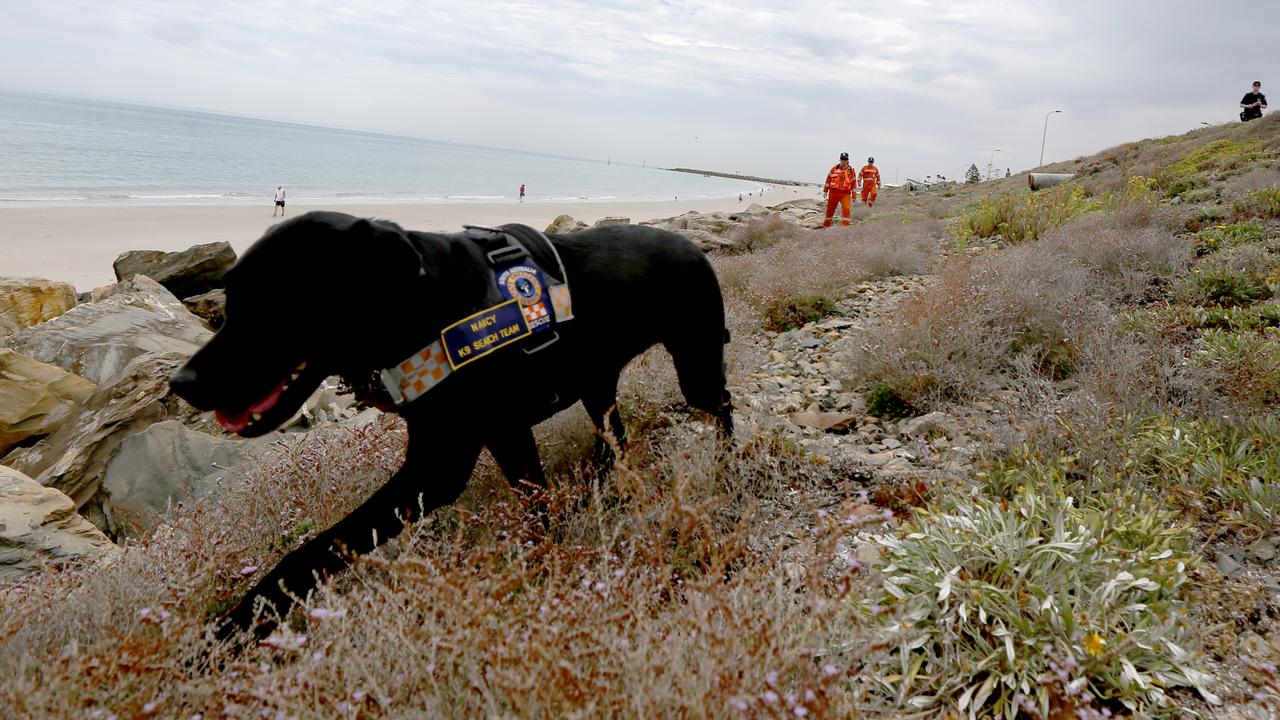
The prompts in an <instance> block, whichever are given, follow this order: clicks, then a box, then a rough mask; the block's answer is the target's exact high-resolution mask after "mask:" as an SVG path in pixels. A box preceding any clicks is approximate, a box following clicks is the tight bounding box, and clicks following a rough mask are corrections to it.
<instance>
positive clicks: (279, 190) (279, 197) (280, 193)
mask: <svg viewBox="0 0 1280 720" xmlns="http://www.w3.org/2000/svg"><path fill="white" fill-rule="evenodd" d="M284 196H285V192H284V186H283V185H277V186H276V206H275V208H274V209H273V210H272V211H271V217H275V216H276V210H279V211H280V217H284Z"/></svg>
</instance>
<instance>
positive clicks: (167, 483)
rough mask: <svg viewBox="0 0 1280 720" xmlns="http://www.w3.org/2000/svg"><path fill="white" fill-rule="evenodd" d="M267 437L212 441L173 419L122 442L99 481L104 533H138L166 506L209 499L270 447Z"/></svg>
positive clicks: (160, 513)
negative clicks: (107, 522)
mask: <svg viewBox="0 0 1280 720" xmlns="http://www.w3.org/2000/svg"><path fill="white" fill-rule="evenodd" d="M275 440H276V438H275V437H272V436H270V435H268V436H266V437H261V438H255V439H253V440H241V439H238V438H233V437H231V436H229V435H223V436H220V437H214V436H212V435H206V434H205V433H202V432H197V431H195V430H192V429H190V428H188V427H186V426H184V425H183V424H182V423H180V422H178V421H177V420H165V421H163V422H158V423H155V424H154V425H150V426H148V427H147V428H146V429H145V430H142V431H140V432H136V433H133V434H132V435H128V436H126V437H124V438H122V439H121V441H120V443H119V445H118V447H117V448H116V451H115V454H114V455H113V456H112V457H111V458H110V460H108V461H107V463H106V465H105V467H104V468H103V472H102V476H101V484H102V489H103V490H104V491H105V493H106V498H105V502H106V505H107V513H106V515H107V517H108V518H109V520H110V527H109V529H110V530H111V531H112V532H113V533H115V534H117V535H132V534H136V533H140V532H143V531H145V530H147V529H148V528H150V527H152V526H154V525H155V524H156V523H157V521H159V520H160V519H161V517H162V515H163V513H164V511H165V509H166V508H167V507H168V505H169V503H170V502H173V503H177V502H180V501H183V500H188V499H194V498H199V497H203V496H205V495H209V494H210V493H212V492H214V491H215V490H216V489H217V488H218V487H219V485H220V484H223V483H234V482H236V481H237V479H238V478H239V477H241V476H242V473H241V472H237V471H238V470H241V471H242V470H243V469H244V468H246V467H248V466H249V465H250V464H251V463H252V462H253V461H254V460H255V459H256V458H257V457H258V456H259V455H260V454H261V453H262V452H263V451H264V450H266V449H267V448H268V447H270V445H271V444H272V443H273V442H275Z"/></svg>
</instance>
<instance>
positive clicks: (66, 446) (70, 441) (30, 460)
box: [0, 306, 212, 531]
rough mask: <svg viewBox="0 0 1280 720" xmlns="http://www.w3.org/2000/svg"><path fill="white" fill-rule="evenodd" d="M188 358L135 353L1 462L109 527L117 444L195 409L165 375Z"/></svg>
mask: <svg viewBox="0 0 1280 720" xmlns="http://www.w3.org/2000/svg"><path fill="white" fill-rule="evenodd" d="M85 307H88V306H85ZM186 359H187V355H186V354H183V353H169V354H164V355H156V354H146V355H143V356H141V357H138V358H136V359H134V360H133V361H132V362H130V363H129V364H128V365H127V366H126V367H125V368H124V369H123V371H122V372H120V373H119V374H118V375H117V377H116V378H115V379H113V380H112V381H111V382H109V383H105V384H102V385H99V386H98V389H97V390H95V391H94V392H93V394H91V395H90V396H89V398H88V399H86V400H85V401H84V403H83V404H82V405H81V409H80V412H79V413H78V414H77V415H76V416H75V417H74V418H73V419H71V420H69V421H67V422H64V423H63V424H62V426H61V427H59V428H58V429H57V430H55V431H54V432H53V434H52V435H50V436H49V437H47V438H45V439H44V440H42V441H41V442H39V443H37V444H36V445H33V446H31V447H27V448H19V449H18V450H14V451H13V452H11V453H9V454H8V455H7V456H5V458H4V459H3V460H0V463H2V464H4V465H8V466H10V467H12V468H14V469H15V470H18V471H20V472H23V473H26V474H27V475H29V476H30V477H32V478H34V479H35V480H36V482H38V483H40V484H41V485H44V486H46V487H51V488H54V489H55V490H59V491H61V492H63V493H65V494H66V495H68V496H69V497H70V498H71V500H72V501H73V502H74V503H75V505H76V507H77V508H79V509H80V510H81V512H82V513H84V514H85V515H86V516H87V517H89V519H90V520H91V521H92V522H94V523H95V524H97V525H98V526H99V527H101V528H103V529H106V530H109V531H110V530H112V529H113V528H114V525H113V524H112V522H111V521H110V518H109V516H108V515H107V514H106V513H107V511H106V510H105V509H104V501H105V498H103V497H102V496H101V493H100V490H101V485H102V477H103V474H104V473H105V471H106V468H107V465H108V464H109V463H110V461H111V458H112V456H113V455H114V454H115V452H116V450H117V448H118V447H119V446H120V444H121V443H122V442H123V441H124V439H125V438H127V437H129V436H130V435H132V434H134V433H136V432H139V431H141V430H143V429H145V428H147V427H148V426H150V425H151V424H153V423H156V422H160V421H162V420H168V419H170V418H191V417H193V416H196V415H198V414H197V413H196V412H195V410H194V409H192V408H191V407H190V406H189V405H187V404H186V403H184V402H182V401H181V400H179V399H177V398H176V397H175V396H172V395H171V394H170V393H169V376H170V375H171V374H173V371H174V370H175V369H177V368H178V366H180V365H181V364H182V363H183V362H185V361H186ZM211 424H212V423H210V425H211Z"/></svg>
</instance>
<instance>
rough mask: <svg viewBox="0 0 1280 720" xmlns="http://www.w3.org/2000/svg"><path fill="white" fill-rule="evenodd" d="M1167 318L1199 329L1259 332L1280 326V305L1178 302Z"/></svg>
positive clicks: (1171, 308) (1178, 323)
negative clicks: (1205, 305) (1198, 304)
mask: <svg viewBox="0 0 1280 720" xmlns="http://www.w3.org/2000/svg"><path fill="white" fill-rule="evenodd" d="M1167 319H1168V320H1169V321H1171V322H1173V323H1175V324H1177V325H1179V326H1183V327H1189V328H1192V329H1195V330H1205V329H1217V330H1230V331H1232V332H1257V331H1259V330H1262V329H1263V328H1268V327H1280V305H1274V304H1269V305H1255V306H1249V307H1213V306H1210V307H1200V306H1195V305H1175V306H1171V307H1170V308H1169V310H1168V318H1167Z"/></svg>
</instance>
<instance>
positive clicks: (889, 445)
mask: <svg viewBox="0 0 1280 720" xmlns="http://www.w3.org/2000/svg"><path fill="white" fill-rule="evenodd" d="M880 444H881V445H884V446H885V449H887V450H897V449H898V448H900V447H902V443H900V442H898V439H897V438H891V437H888V438H885V439H884V440H881V441H880Z"/></svg>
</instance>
